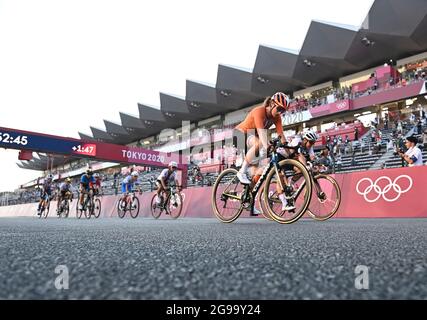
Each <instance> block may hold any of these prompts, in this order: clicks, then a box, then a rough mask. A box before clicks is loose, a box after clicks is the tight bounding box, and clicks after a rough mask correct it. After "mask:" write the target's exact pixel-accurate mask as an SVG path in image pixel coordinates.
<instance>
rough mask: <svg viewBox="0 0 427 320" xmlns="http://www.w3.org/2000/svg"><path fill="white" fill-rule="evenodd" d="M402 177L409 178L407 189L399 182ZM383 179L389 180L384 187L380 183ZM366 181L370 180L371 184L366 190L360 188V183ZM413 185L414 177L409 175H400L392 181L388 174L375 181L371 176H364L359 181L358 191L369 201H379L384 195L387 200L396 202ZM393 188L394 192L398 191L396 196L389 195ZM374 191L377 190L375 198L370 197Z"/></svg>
mask: <svg viewBox="0 0 427 320" xmlns="http://www.w3.org/2000/svg"><path fill="white" fill-rule="evenodd" d="M402 179H405V180H407V181H408V183H409V186H408V187H407V188H406V189H402V187H401V186H400V184H399V183H398V182H399V181H401V180H402ZM382 180H385V181H387V185H386V186H384V188H383V189H381V187H380V186H379V185H378V183H379V182H380V181H382ZM364 181H367V182H369V185H368V186H367V187H366V188H365V189H364V190H360V184H361V183H362V182H364ZM412 185H413V181H412V178H411V177H410V176H407V175H401V176H398V177H397V178H396V179H394V181H392V180H391V179H390V178H389V177H386V176H382V177H379V178H378V179H377V180H375V182H373V181H372V180H371V179H370V178H363V179H361V180H360V181H359V182H358V183H357V185H356V191H357V193H358V194H360V195H361V196H363V197H364V198H365V201H366V202H369V203H372V202H375V201H377V200H378V199H379V198H380V197H382V198H383V199H384V200H385V201H387V202H394V201H396V200H398V199H399V198H400V196H401V195H402V194H404V193H406V192H408V191H409V190H410V189H411V188H412ZM391 189H393V190H394V192H395V193H396V196H394V197H389V196H388V193H389V192H390V191H391ZM372 191H373V192H375V193H376V194H377V195H376V197H375V198H374V199H369V198H368V194H370V193H371V192H372Z"/></svg>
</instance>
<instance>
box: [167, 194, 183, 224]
mask: <svg viewBox="0 0 427 320" xmlns="http://www.w3.org/2000/svg"><path fill="white" fill-rule="evenodd" d="M167 210H168V212H169V214H170V216H171V218H172V219H177V218H179V216H180V215H181V211H182V196H181V195H180V194H179V193H174V194H172V195H171V196H170V198H169V203H168V206H167Z"/></svg>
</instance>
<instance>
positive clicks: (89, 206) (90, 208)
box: [84, 199, 94, 219]
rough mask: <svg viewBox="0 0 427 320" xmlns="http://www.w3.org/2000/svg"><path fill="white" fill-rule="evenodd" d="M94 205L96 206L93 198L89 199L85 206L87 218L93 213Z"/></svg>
mask: <svg viewBox="0 0 427 320" xmlns="http://www.w3.org/2000/svg"><path fill="white" fill-rule="evenodd" d="M93 207H94V205H93V200H92V199H89V200H87V201H86V204H85V206H84V209H85V210H84V212H85V216H86V219H90V216H91V215H92V213H93Z"/></svg>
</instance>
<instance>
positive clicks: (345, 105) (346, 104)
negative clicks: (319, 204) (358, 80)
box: [329, 99, 351, 113]
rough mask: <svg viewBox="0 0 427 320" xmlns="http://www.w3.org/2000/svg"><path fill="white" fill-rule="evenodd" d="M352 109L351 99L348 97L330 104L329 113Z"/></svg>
mask: <svg viewBox="0 0 427 320" xmlns="http://www.w3.org/2000/svg"><path fill="white" fill-rule="evenodd" d="M350 109H351V101H350V100H348V99H347V100H342V101H337V102H335V103H331V104H329V113H338V112H342V111H347V110H350Z"/></svg>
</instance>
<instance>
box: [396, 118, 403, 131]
mask: <svg viewBox="0 0 427 320" xmlns="http://www.w3.org/2000/svg"><path fill="white" fill-rule="evenodd" d="M397 132H398V133H403V126H402V121H400V120H398V121H397Z"/></svg>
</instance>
